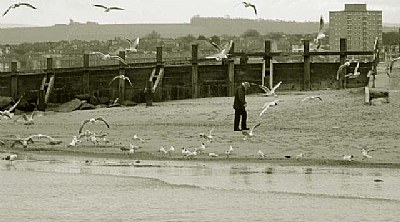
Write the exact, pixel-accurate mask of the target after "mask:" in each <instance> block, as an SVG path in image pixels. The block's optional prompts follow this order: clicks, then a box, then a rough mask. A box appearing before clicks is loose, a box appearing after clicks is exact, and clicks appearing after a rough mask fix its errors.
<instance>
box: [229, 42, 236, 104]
mask: <svg viewBox="0 0 400 222" xmlns="http://www.w3.org/2000/svg"><path fill="white" fill-rule="evenodd" d="M234 52H235V43H232V47H231V49H230V50H229V53H230V54H233V53H234ZM234 95H235V58H231V57H228V96H234Z"/></svg>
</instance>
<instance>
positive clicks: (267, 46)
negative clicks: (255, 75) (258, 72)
mask: <svg viewBox="0 0 400 222" xmlns="http://www.w3.org/2000/svg"><path fill="white" fill-rule="evenodd" d="M264 52H265V55H264V61H263V73H262V85H263V86H264V85H265V71H266V67H268V68H269V74H270V75H269V84H268V85H269V88H270V89H272V87H273V79H274V77H273V76H272V75H271V64H270V63H271V41H269V40H267V41H265V42H264Z"/></svg>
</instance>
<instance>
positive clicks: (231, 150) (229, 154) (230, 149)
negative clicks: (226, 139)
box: [225, 146, 233, 158]
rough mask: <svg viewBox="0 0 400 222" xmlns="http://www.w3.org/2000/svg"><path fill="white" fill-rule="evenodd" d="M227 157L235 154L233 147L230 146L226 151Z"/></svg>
mask: <svg viewBox="0 0 400 222" xmlns="http://www.w3.org/2000/svg"><path fill="white" fill-rule="evenodd" d="M225 154H226V158H229V157H230V156H231V155H232V154H233V147H232V146H229V149H228V150H227V151H225Z"/></svg>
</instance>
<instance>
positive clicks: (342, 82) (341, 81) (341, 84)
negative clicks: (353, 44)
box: [336, 61, 350, 88]
mask: <svg viewBox="0 0 400 222" xmlns="http://www.w3.org/2000/svg"><path fill="white" fill-rule="evenodd" d="M349 66H350V62H348V61H347V62H345V63H344V64H343V65H341V66H339V69H338V71H337V73H336V80H338V81H339V87H340V88H344V87H345V81H346V78H345V77H344V76H345V75H346V74H347V73H346V71H347V69H346V68H347V67H349Z"/></svg>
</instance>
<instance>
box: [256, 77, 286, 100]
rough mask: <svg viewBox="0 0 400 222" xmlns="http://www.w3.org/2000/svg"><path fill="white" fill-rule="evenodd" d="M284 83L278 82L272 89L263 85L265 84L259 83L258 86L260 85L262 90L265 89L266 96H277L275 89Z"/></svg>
mask: <svg viewBox="0 0 400 222" xmlns="http://www.w3.org/2000/svg"><path fill="white" fill-rule="evenodd" d="M281 84H282V81H280V82H278V83H277V84H276V85H275V86H274V87H273V88H272V89H271V90H269V89H268V87H266V86H263V85H258V87H260V88H261V89H262V90H264V92H265V94H264V96H275V97H277V95H276V94H275V90H276V89H277V88H279V86H280V85H281Z"/></svg>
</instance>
